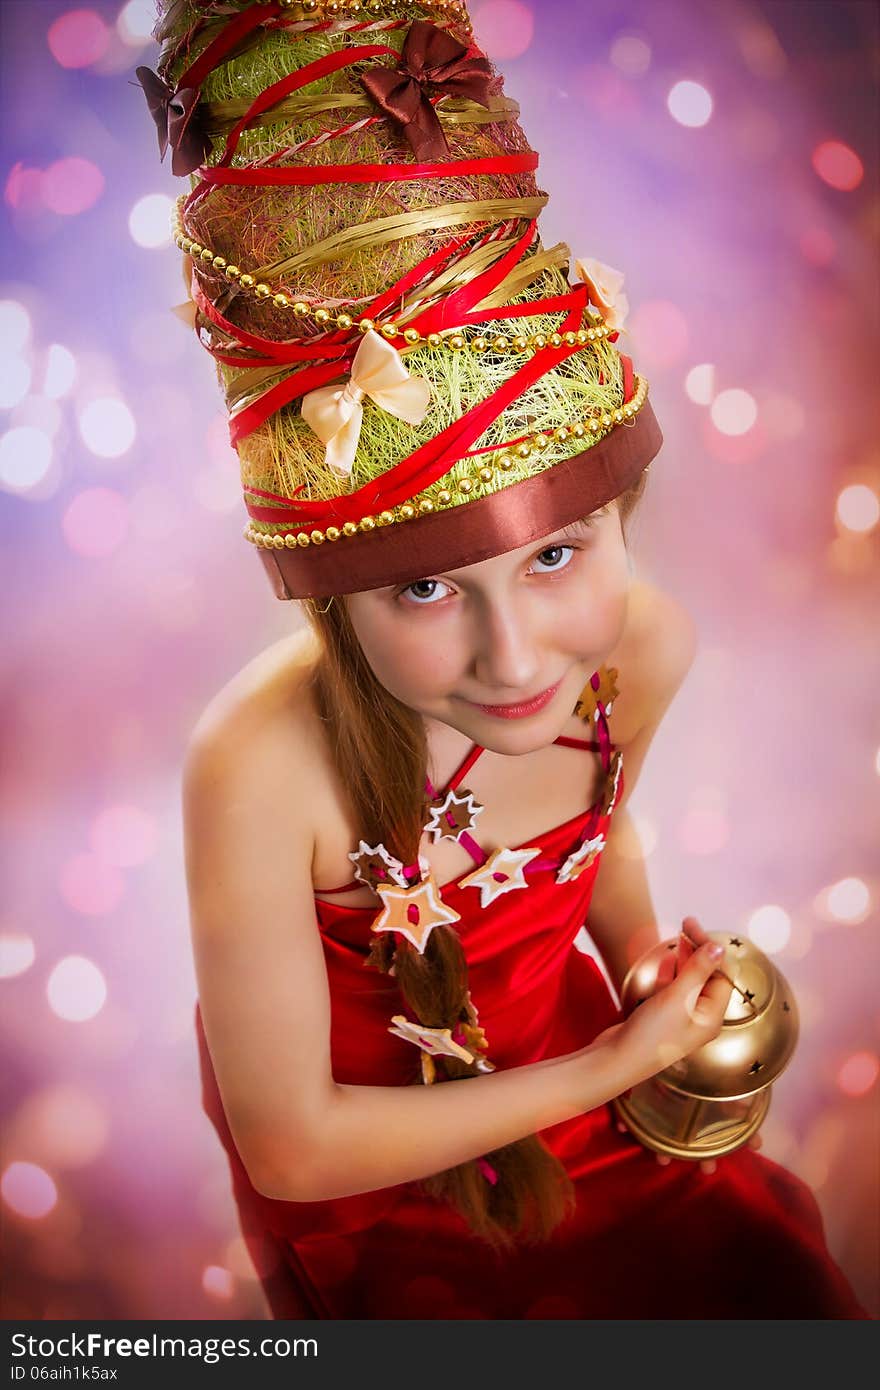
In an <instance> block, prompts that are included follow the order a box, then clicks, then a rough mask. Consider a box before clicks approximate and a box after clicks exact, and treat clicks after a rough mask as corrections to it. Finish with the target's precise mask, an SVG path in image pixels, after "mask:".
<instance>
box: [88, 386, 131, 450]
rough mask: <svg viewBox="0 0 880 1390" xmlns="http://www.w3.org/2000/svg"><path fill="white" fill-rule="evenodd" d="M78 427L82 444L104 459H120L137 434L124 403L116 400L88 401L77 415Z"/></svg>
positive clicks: (111, 397)
mask: <svg viewBox="0 0 880 1390" xmlns="http://www.w3.org/2000/svg"><path fill="white" fill-rule="evenodd" d="M78 424H79V432H80V434H81V435H82V439H83V443H84V444H85V445H86V447H87V448H89V449H91V451H92V453H93V454H97V456H98V458H103V459H117V458H121V457H122V455H123V454H125V453H127V452H128V450H129V449H130V448H131V446H132V444H133V443H134V441H135V436H136V434H137V427H136V426H135V422H134V416H133V415H132V413H131V411H130V410H129V408H128V406H127V405H126V404H125V402H124V401H121V400H119V399H118V398H117V397H115V396H102V397H100V398H99V399H98V400H95V401H90V402H89V404H88V405H87V406H84V408H83V409H82V410H81V411H80V414H79V420H78Z"/></svg>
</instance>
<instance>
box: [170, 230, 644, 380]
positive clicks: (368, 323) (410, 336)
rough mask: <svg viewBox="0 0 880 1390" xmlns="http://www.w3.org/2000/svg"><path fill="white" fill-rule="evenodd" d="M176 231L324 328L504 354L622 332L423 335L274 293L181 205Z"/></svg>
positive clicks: (215, 262)
mask: <svg viewBox="0 0 880 1390" xmlns="http://www.w3.org/2000/svg"><path fill="white" fill-rule="evenodd" d="M171 230H172V235H173V237H174V242H175V245H176V246H178V247H179V249H180V250H181V251H183V252H184V253H185V254H186V255H188V256H192V257H193V259H194V260H197V261H201V262H202V264H203V265H210V266H212V268H213V269H214V270H216V271H218V272H219V273H220V274H221V275H223V276H224V277H225V278H226V279H227V280H229V281H230V282H232V283H237V284H238V285H240V287H241V288H242V289H244V290H247V291H248V292H249V293H250V294H253V295H254V296H255V297H256V298H257V299H260V300H263V301H269V300H271V302H272V304H273V305H274V306H275V308H276V309H289V310H290V311H291V312H292V313H293V315H294V316H295V317H296V318H298V319H307V318H309V319H313V320H314V322H315V323H316V324H318V325H319V326H320V327H321V328H327V329H332V328H340V329H342V330H343V331H348V330H349V329H351V328H356V329H357V330H358V332H359V333H368V332H369V331H370V329H374V330H375V331H376V332H377V333H381V334H382V337H383V338H387V339H388V341H389V342H393V341H394V339H395V338H399V337H401V336H402V337H403V340H404V342H405V343H406V345H407V346H408V347H418V346H419V344H421V343H427V344H428V346H429V347H435V348H436V347H443V348H448V349H449V350H450V351H452V352H464V351H467V352H472V353H475V354H480V353H483V352H489V351H492V352H496V353H501V354H504V353H523V352H538V351H540V349H541V348H546V347H551V348H559V347H585V346H586V344H587V343H594V342H601V341H602V339H604V338H608V337H609V336H610V335H611V334H612V333H615V332H617V330H616V329H615V328H612V327H610V326H609V325H608V324H607V323H601V322H596V323H593V324H592V326H591V327H590V328H579V329H577V330H570V331H569V332H567V333H532V334H525V333H518V334H517V335H516V336H515V337H510V336H509V335H507V334H505V333H499V334H497V335H495V336H494V337H493V336H483V335H482V334H481V335H480V336H478V337H476V338H466V337H465V336H464V334H463V333H453V334H451V335H447V336H445V337H444V336H443V335H441V334H440V333H428V334H422V333H420V332H419V330H418V329H417V328H399V327H398V326H397V324H396V323H391V322H388V323H377V322H376V320H375V319H372V318H368V317H364V318H353V317H352V315H351V314H347V313H345V312H344V311H339V310H337V309H331V308H328V307H327V306H326V305H314V304H307V303H306V302H305V301H304V300H300V299H291V298H290V296H289V295H286V294H284V293H282V292H279V293H277V294H276V293H274V292H273V290H272V286H271V285H267V284H266V283H265V282H264V281H261V280H257V278H256V277H255V276H254V275H251V274H249V273H248V272H247V271H242V270H241V268H240V266H237V265H231V264H229V262H227V261H226V260H225V258H224V257H223V256H218V255H216V254H215V253H214V252H213V251H212V250H211V248H210V247H209V246H202V244H201V242H198V241H193V239H192V238H191V237H188V236H187V235H186V233H185V232H184V230H183V227H182V226H181V223H180V215H179V211H178V208H177V207H176V206H175V210H174V215H173V221H172V229H171ZM524 307H525V306H524ZM511 317H513V316H511Z"/></svg>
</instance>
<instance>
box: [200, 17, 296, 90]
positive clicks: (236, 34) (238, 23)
mask: <svg viewBox="0 0 880 1390" xmlns="http://www.w3.org/2000/svg"><path fill="white" fill-rule="evenodd" d="M281 13H282V6H281V5H280V4H278V0H274V3H272V4H269V5H251V6H250V8H249V9H246V10H242V11H241V13H240V14H237V15H236V16H235V18H234V19H231V20H230V21H229V23H228V24H226V25H224V27H223V28H222V29H221V31H220V33H219V34H218V35H217V37H216V39H213V40H212V42H211V43H209V44H208V47H207V48H206V49H205V51H204V52H203V53H200V54H199V56H198V58H196V60H195V62H193V63H191V64H190V66H189V67H188V68H187V70H186V72H184V73H182V74H181V77H180V80H179V81H178V83H177V87H178V90H179V89H180V88H181V87H201V85H202V83H203V82H204V80H205V78H206V77H207V76H208V74H209V73H211V72H213V71H214V69H215V68H216V67H217V66H218V65H219V64H220V63H222V61H223V59H224V58H225V57H226V56H227V55H228V54H229V53H231V52H232V50H233V49H234V48H235V46H236V44H238V43H240V42H241V40H242V39H245V38H247V36H248V34H250V33H251V32H252V31H253V30H254V29H257V28H259V26H260V25H261V24H264V23H265V22H266V20H267V19H274V18H275V17H276V16H277V15H279V14H281Z"/></svg>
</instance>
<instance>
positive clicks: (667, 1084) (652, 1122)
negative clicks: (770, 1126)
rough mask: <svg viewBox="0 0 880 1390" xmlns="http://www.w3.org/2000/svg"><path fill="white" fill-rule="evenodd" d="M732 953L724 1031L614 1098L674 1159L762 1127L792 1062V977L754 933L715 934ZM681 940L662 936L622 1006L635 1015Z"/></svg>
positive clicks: (707, 1153) (727, 959) (724, 966)
mask: <svg viewBox="0 0 880 1390" xmlns="http://www.w3.org/2000/svg"><path fill="white" fill-rule="evenodd" d="M707 936H708V937H709V938H710V940H712V941H718V942H720V943H721V944H722V945H723V946H724V947H725V952H724V955H723V957H722V958H721V960H720V961H719V962H718V970H719V972H720V973H721V974H723V975H725V976H726V978H727V979H728V980H729V981H730V982H731V984H732V985H733V990H732V992H731V995H730V1000H729V1002H728V1005H727V1009H726V1011H725V1014H724V1022H723V1024H722V1026H721V1031H720V1032H719V1033H718V1035H717V1037H715V1038H713V1039H712V1041H711V1042H708V1043H706V1044H705V1045H704V1046H703V1047H701V1048H698V1049H697V1051H696V1052H692V1053H690V1055H689V1056H687V1057H683V1058H682V1059H681V1060H680V1061H678V1062H675V1063H674V1064H673V1065H672V1066H670V1067H666V1068H665V1070H663V1071H660V1072H658V1073H657V1075H656V1076H652V1077H649V1078H648V1080H647V1081H643V1082H641V1083H640V1084H639V1085H638V1086H633V1088H632V1090H631V1091H630V1092H629V1093H628V1094H627V1095H626V1096H618V1097H616V1098H615V1100H613V1101H612V1105H613V1106H614V1109H615V1112H616V1114H617V1117H618V1119H620V1120H621V1121H622V1122H623V1123H624V1124H625V1125H626V1126H627V1128H628V1129H629V1130H630V1131H631V1132H632V1133H633V1134H634V1135H635V1137H636V1138H637V1139H638V1140H639V1141H640V1142H641V1143H642V1144H644V1145H645V1146H646V1147H647V1148H649V1149H653V1150H655V1151H656V1152H657V1153H661V1154H667V1155H669V1157H670V1158H691V1159H701V1158H718V1157H720V1156H721V1155H722V1154H727V1153H732V1152H733V1151H734V1149H738V1148H740V1146H741V1145H742V1144H744V1143H745V1142H746V1141H747V1140H748V1139H749V1138H750V1137H751V1135H752V1134H754V1133H755V1131H756V1130H757V1129H758V1128H759V1127H760V1125H761V1123H762V1122H763V1120H764V1116H765V1115H766V1114H767V1110H768V1108H769V1105H770V1089H771V1085H772V1083H773V1082H774V1081H775V1080H776V1078H777V1077H778V1076H779V1075H781V1073H782V1072H783V1071H784V1070H785V1068H786V1067H787V1066H788V1063H789V1062H790V1061H791V1057H792V1053H793V1052H794V1049H795V1045H796V1043H797V1038H798V1012H797V1006H796V1004H795V1001H794V997H793V995H792V992H791V989H790V987H789V985H788V982H787V981H786V980H785V979H784V977H783V976H782V974H781V973H780V972H779V971H778V970H777V968H776V966H775V965H774V964H773V962H772V961H771V960H769V959H768V958H767V956H765V955H764V953H763V952H762V951H759V950H758V948H757V946H755V945H754V944H753V943H752V942H751V941H749V940H748V939H747V938H746V937H740V936H729V935H727V934H726V933H722V932H707ZM676 949H677V941H661V942H659V943H658V945H656V946H654V947H652V948H651V950H650V951H648V952H646V954H645V955H644V956H642V957H641V959H640V960H638V961H636V963H635V965H633V966H632V968H631V969H630V970H629V972H628V973H627V976H626V978H625V980H624V982H623V985H622V986H621V999H620V1003H621V1008H622V1009H623V1012H624V1014H625V1015H628V1014H630V1013H632V1011H633V1009H635V1008H638V1006H639V1004H641V1003H642V1002H643V1001H644V1000H645V999H647V998H648V996H649V995H650V994H651V992H652V989H653V987H654V985H655V983H656V980H657V975H658V972H659V969H660V963H661V961H662V960H663V958H664V956H665V955H666V953H667V952H668V951H674V950H676Z"/></svg>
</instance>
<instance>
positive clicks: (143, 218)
mask: <svg viewBox="0 0 880 1390" xmlns="http://www.w3.org/2000/svg"><path fill="white" fill-rule="evenodd" d="M172 207H173V202H172V200H171V198H169V197H168V196H167V194H165V193H148V194H146V196H145V197H143V198H139V199H138V201H137V202H136V203H135V205H134V207H133V208H132V210H131V212H130V213H129V214H128V230H129V231H130V232H131V236H132V239H133V240H134V241H135V242H136V243H137V245H138V246H144V247H146V248H148V249H153V248H155V247H158V246H169V245H170V244H171V209H172Z"/></svg>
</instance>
